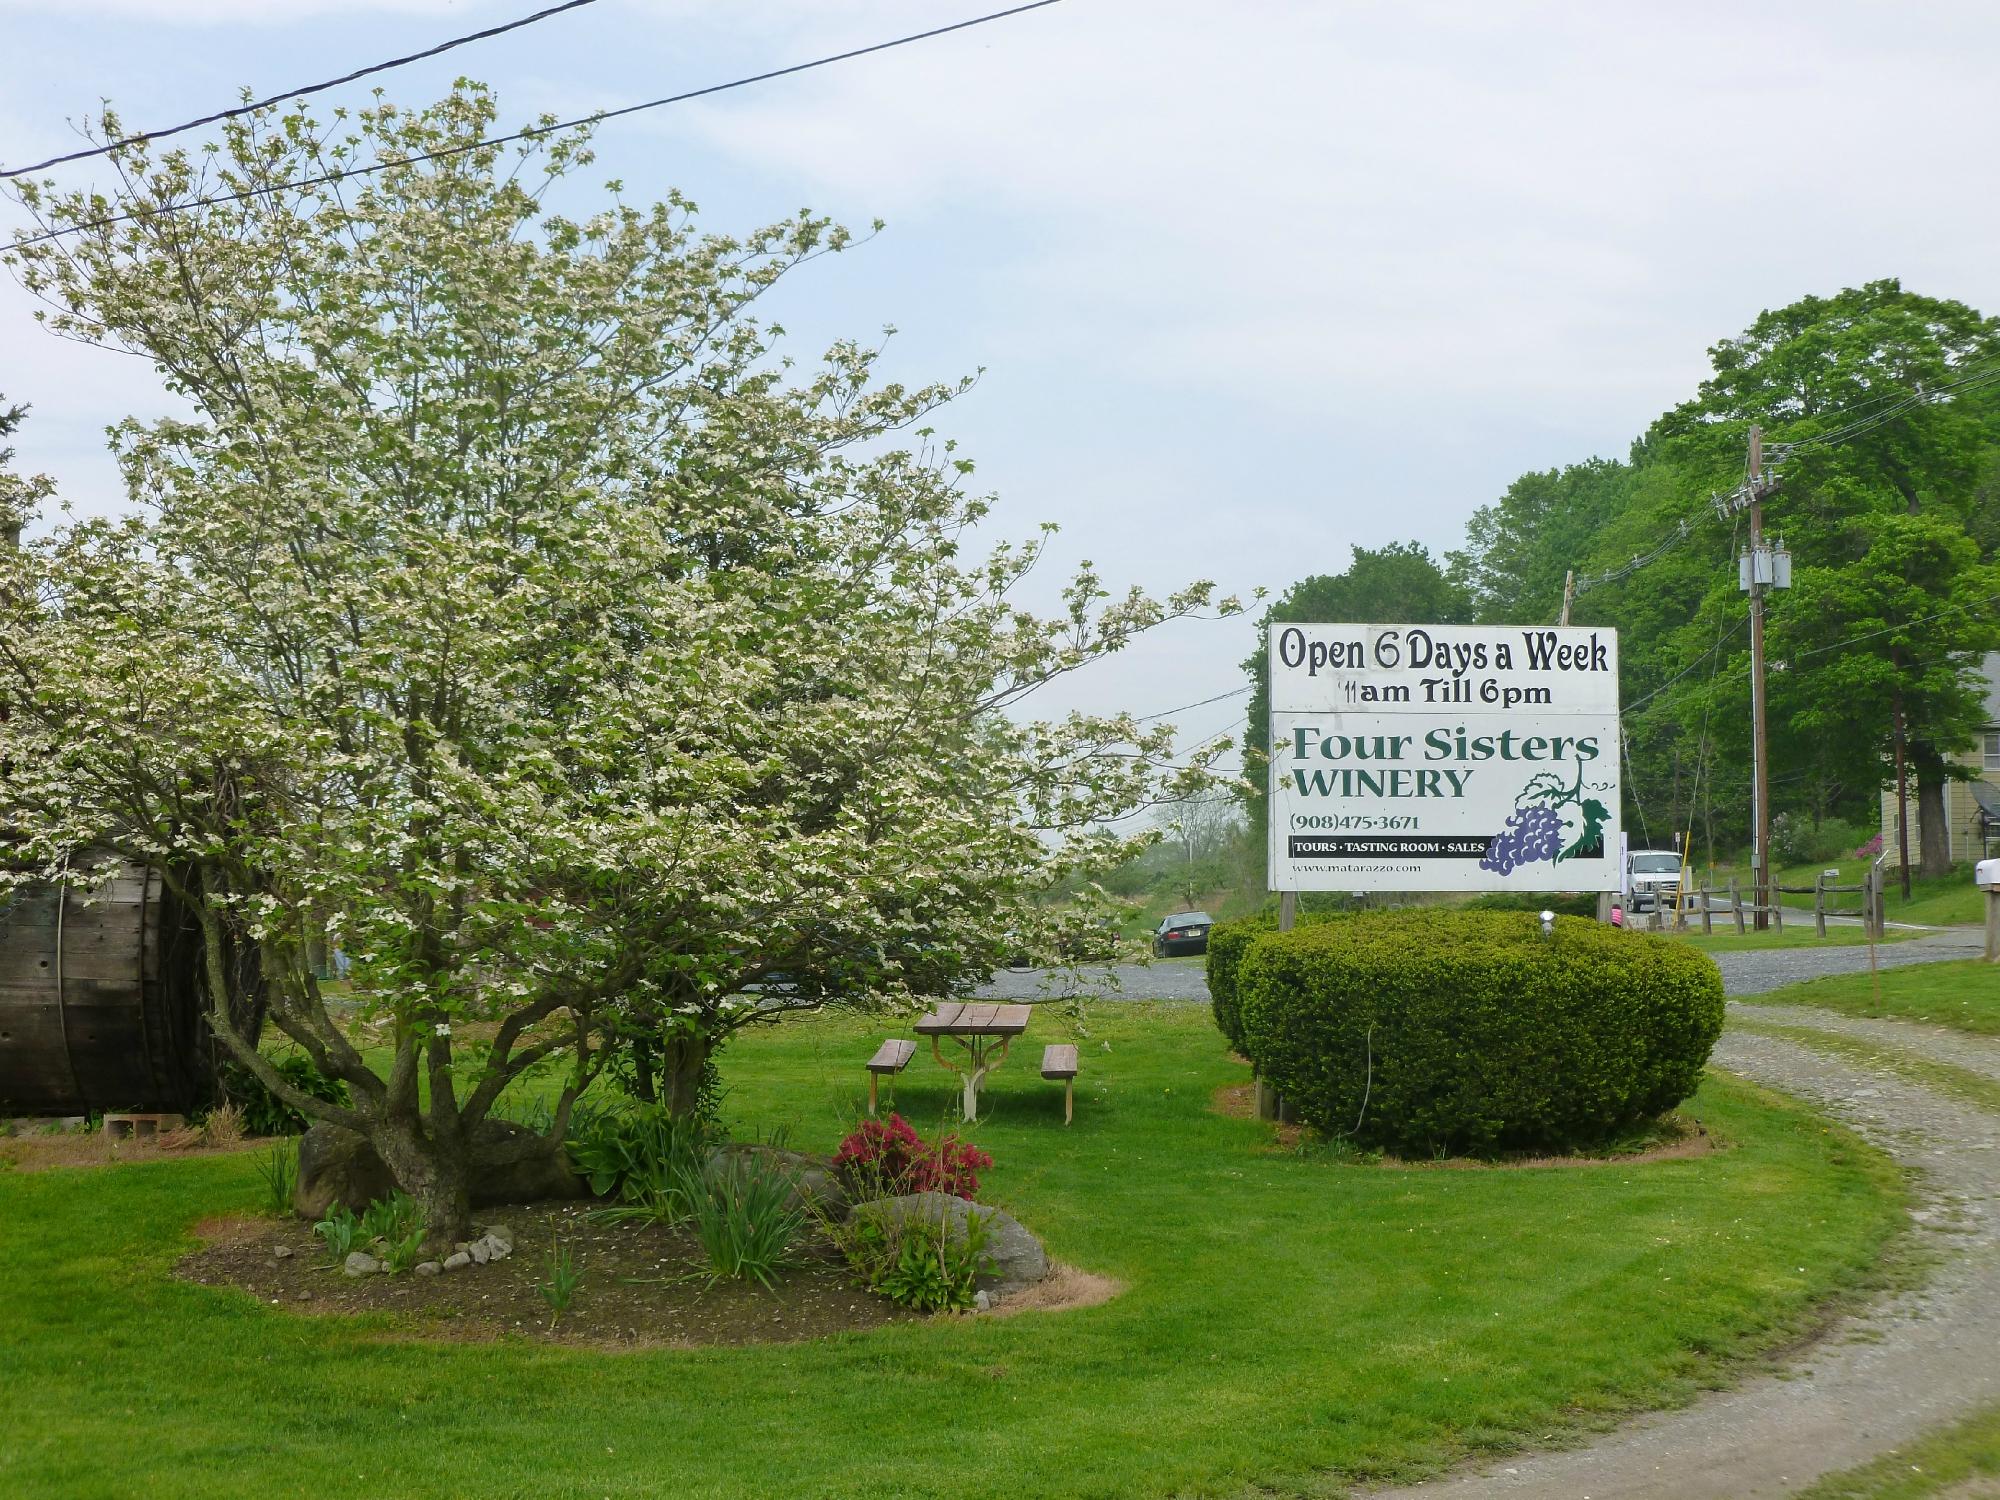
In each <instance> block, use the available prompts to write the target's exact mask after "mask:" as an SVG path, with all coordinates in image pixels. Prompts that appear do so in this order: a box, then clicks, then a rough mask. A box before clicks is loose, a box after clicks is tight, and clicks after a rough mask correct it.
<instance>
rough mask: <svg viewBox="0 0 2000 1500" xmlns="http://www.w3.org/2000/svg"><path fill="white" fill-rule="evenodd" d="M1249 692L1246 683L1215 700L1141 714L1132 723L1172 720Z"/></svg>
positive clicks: (1206, 699)
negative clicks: (1193, 710) (1188, 712)
mask: <svg viewBox="0 0 2000 1500" xmlns="http://www.w3.org/2000/svg"><path fill="white" fill-rule="evenodd" d="M1249 691H1250V684H1248V683H1245V684H1244V685H1243V686H1242V687H1240V688H1231V689H1230V690H1229V691H1228V692H1226V693H1217V694H1216V695H1215V696H1214V697H1213V698H1203V699H1202V700H1201V701H1200V702H1199V703H1183V704H1182V705H1181V706H1180V707H1179V708H1163V709H1161V710H1160V711H1159V712H1158V713H1156V714H1140V715H1139V716H1138V717H1137V718H1136V719H1134V720H1133V721H1132V722H1133V723H1135V724H1150V723H1152V722H1153V720H1155V719H1171V718H1172V717H1173V716H1174V715H1175V714H1184V713H1186V712H1187V711H1188V710H1189V709H1191V708H1206V707H1208V705H1209V704H1211V703H1220V702H1221V701H1222V700H1223V699H1224V698H1241V697H1242V696H1243V695H1244V694H1245V693H1247V692H1249Z"/></svg>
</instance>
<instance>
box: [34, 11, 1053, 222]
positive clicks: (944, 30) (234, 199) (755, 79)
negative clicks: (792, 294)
mask: <svg viewBox="0 0 2000 1500" xmlns="http://www.w3.org/2000/svg"><path fill="white" fill-rule="evenodd" d="M1060 3H1061V0H1029V3H1028V4H1026V5H1016V6H1011V7H1009V8H1008V9H1006V10H996V11H990V12H988V13H987V14H986V15H983V16H974V17H972V18H971V19H970V20H965V21H954V22H952V24H950V25H949V26H934V27H932V28H931V29H930V30H928V31H913V32H911V33H910V34H909V35H907V36H899V37H893V38H891V39H890V40H888V41H886V42H875V43H872V44H870V45H869V46H866V47H853V48H850V49H849V50H847V51H845V52H835V53H831V54H829V55H828V56H826V57H816V58H814V59H813V60H812V61H810V62H802V63H793V64H792V65H791V66H790V67H785V68H772V69H770V70H769V71H767V72H763V73H752V74H750V75H749V76H747V77H744V78H732V79H731V80H729V82H727V83H712V84H710V85H708V86H707V87H706V88H699V89H689V90H687V91H686V92H685V93H680V94H668V95H665V96H664V97H662V98H659V99H648V100H647V101H646V102H645V103H643V104H627V105H625V106H624V107H622V108H620V109H601V110H598V111H596V112H595V113H594V114H588V115H579V116H578V117H577V118H575V119H573V120H561V121H558V122H557V123H555V124H553V125H533V126H530V127H528V128H527V129H526V130H517V131H515V132H513V133H512V134H511V135H498V136H493V137H491V138H490V139H487V140H482V141H473V142H470V143H468V144H466V145H463V146H447V147H444V148H442V149H440V150H437V151H420V152H417V153H415V154H414V155H411V156H402V157H396V158H394V159H393V160H390V161H378V162H374V163H371V164H370V165H368V166H365V167H345V168H342V169H341V170H340V171H337V172H323V173H321V174H320V175H318V176H316V177H301V178H297V179H295V180H293V181H290V182H278V183H272V184H269V185H268V186H264V187H254V188H245V189H243V190H242V191H241V192H235V193H217V194H214V195H212V196H208V197H201V198H187V199H183V200H182V201H181V202H179V203H165V204H162V205H160V206H159V207H158V208H148V209H135V210H133V211H131V212H128V213H121V214H107V215H105V216H104V217H103V218H99V219H86V220H83V221H82V222H80V223H76V224H66V225H64V226H63V227H62V228H60V229H49V230H44V231H43V232H42V233H40V234H36V235H30V236H29V237H28V238H26V239H19V240H14V241H13V242H12V243H10V244H9V245H7V246H6V247H5V248H6V249H9V250H21V249H25V248H26V247H28V246H29V245H39V244H41V243H42V242H43V241H44V240H53V239H59V238H61V237H62V236H64V235H69V234H80V233H83V232H84V231H86V230H91V229H108V228H110V227H111V226H112V225H114V224H123V223H127V222H128V221H130V220H133V219H153V218H158V217H161V216H162V215H165V214H173V213H180V212H181V211H183V210H185V209H190V208H213V207H216V206H218V205H220V204H224V203H240V202H243V201H244V200H245V199H248V198H258V197H263V196H265V195H266V194H270V193H282V192H286V191H289V190H291V189H293V188H307V187H320V186H323V185H325V184H327V183H332V182H342V181H345V180H346V179H347V178H350V177H367V176H371V175H373V174H374V173H376V172H386V171H388V170H390V169H391V168H393V167H411V166H416V165H417V164H418V163H420V162H426V161H440V160H443V159H445V158H447V157H453V156H463V155H465V154H466V153H467V152H470V151H483V150H486V149H487V148H488V147H491V146H506V145H511V144H512V143H513V142H515V141H526V140H533V139H536V138H537V137H540V136H545V135H550V134H553V133H554V132H556V131H558V130H574V129H577V128H578V127H579V126H587V125H599V124H602V123H603V122H604V121H606V120H616V119H619V118H622V117H623V116H625V115H636V114H638V113H640V112H641V111H643V110H648V109H659V108H661V107H662V106H664V105H668V104H683V103H685V102H687V101H688V100H690V99H701V98H706V97H707V96H708V95H710V94H721V93H727V92H728V91H729V90H731V89H740V88H747V87H749V85H751V84H753V83H767V82H769V81H770V80H771V79H773V78H788V77H790V76H791V75H792V74H794V73H807V72H810V71H812V70H813V69H814V68H824V67H830V66H831V65H832V64H834V63H839V62H848V61H851V60H852V59H854V58H857V57H867V56H868V55H870V54H871V53H875V52H887V51H889V50H890V49H892V48H895V47H907V46H909V45H910V44H911V43H912V42H924V41H929V40H931V39H932V38H934V37H940V36H947V35H949V34H950V33H952V32H954V31H965V30H968V29H970V28H971V27H974V26H984V25H986V24H987V23H988V22H990V21H1002V20H1006V19H1007V18H1008V17H1010V16H1018V15H1024V14H1026V13H1027V12H1028V11H1031V10H1041V9H1043V8H1045V7H1047V6H1050V5H1058V4H1060Z"/></svg>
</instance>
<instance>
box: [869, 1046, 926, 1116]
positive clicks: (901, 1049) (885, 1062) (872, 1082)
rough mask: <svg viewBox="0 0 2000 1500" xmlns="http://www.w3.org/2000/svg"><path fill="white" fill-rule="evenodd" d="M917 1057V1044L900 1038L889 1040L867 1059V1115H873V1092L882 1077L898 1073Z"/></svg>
mask: <svg viewBox="0 0 2000 1500" xmlns="http://www.w3.org/2000/svg"><path fill="white" fill-rule="evenodd" d="M916 1055H917V1044H916V1043H915V1042H906V1041H903V1040H902V1039H901V1038H891V1039H890V1040H889V1041H886V1042H884V1043H883V1044H882V1045H881V1046H880V1047H878V1048H876V1049H875V1055H874V1056H873V1057H871V1058H869V1059H868V1113H869V1115H870V1116H871V1117H872V1116H873V1115H874V1113H875V1090H876V1088H877V1087H878V1086H879V1084H880V1083H881V1080H882V1075H883V1074H884V1073H888V1074H891V1075H894V1074H897V1073H900V1072H902V1071H903V1069H905V1068H907V1067H908V1066H909V1065H910V1059H911V1058H913V1057H915V1056H916Z"/></svg>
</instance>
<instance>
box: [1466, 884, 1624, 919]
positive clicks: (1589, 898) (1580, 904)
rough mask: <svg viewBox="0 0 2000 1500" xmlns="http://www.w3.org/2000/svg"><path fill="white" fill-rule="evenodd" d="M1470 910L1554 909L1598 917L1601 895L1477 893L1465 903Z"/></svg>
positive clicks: (1565, 913) (1570, 914)
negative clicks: (1598, 902) (1599, 897)
mask: <svg viewBox="0 0 2000 1500" xmlns="http://www.w3.org/2000/svg"><path fill="white" fill-rule="evenodd" d="M1465 909H1466V910H1467V911H1532V912H1537V913H1539V912H1545V911H1552V912H1554V913H1555V914H1556V915H1557V916H1559V917H1589V918H1590V919H1591V920H1592V921H1595V920H1596V919H1597V897H1595V896H1594V895H1590V894H1587V893H1586V894H1581V895H1579V894H1577V893H1575V892H1571V893H1569V894H1567V895H1554V894H1550V893H1548V892H1545V891H1544V892H1536V891H1527V892H1517V891H1508V892H1504V893H1496V894H1494V895H1490V896H1476V897H1474V898H1473V899H1472V900H1470V901H1468V902H1466V903H1465Z"/></svg>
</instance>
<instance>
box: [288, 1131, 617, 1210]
mask: <svg viewBox="0 0 2000 1500" xmlns="http://www.w3.org/2000/svg"><path fill="white" fill-rule="evenodd" d="M395 1190H396V1179H395V1177H394V1176H393V1175H391V1173H390V1171H389V1168H388V1166H387V1165H386V1164H385V1163H384V1162H383V1160H382V1158H381V1157H380V1156H378V1155H377V1154H376V1152H375V1148H374V1147H373V1146H371V1145H369V1144H368V1142H367V1140H366V1139H365V1138H364V1137H362V1136H359V1135H356V1134H355V1133H354V1132H353V1131H351V1130H343V1129H342V1128H341V1127H340V1126H338V1125H327V1124H319V1125H315V1126H313V1127H312V1129H310V1130H308V1131H307V1132H306V1133H305V1135H304V1136H302V1137H301V1138H300V1140H299V1185H298V1187H297V1189H296V1190H295V1191H294V1192H293V1194H292V1207H293V1209H294V1210H296V1211H297V1213H298V1215H299V1217H300V1218H302V1219H323V1218H325V1217H326V1214H327V1211H328V1210H329V1209H330V1208H332V1207H333V1205H334V1204H336V1203H345V1204H346V1205H347V1206H348V1207H349V1208H350V1209H352V1210H353V1211H354V1212H355V1213H360V1212H362V1211H363V1210H364V1209H366V1208H367V1207H368V1205H369V1204H371V1203H373V1202H375V1201H376V1200H377V1199H378V1198H386V1197H388V1196H389V1194H391V1193H393V1192H394V1191H395ZM584 1190H585V1189H584V1184H583V1181H582V1179H581V1178H579V1177H578V1176H577V1175H576V1173H575V1172H574V1171H573V1170H572V1169H571V1168H570V1164H569V1156H568V1154H567V1153H565V1152H564V1150H563V1149H562V1145H561V1143H560V1142H552V1141H549V1140H548V1139H546V1138H545V1137H543V1136H540V1135H537V1134H536V1133H535V1132H534V1131H532V1130H529V1129H527V1128H526V1127H524V1126H520V1125H516V1124H514V1123H513V1122H512V1121H509V1120H482V1121H480V1122H479V1124H478V1125H477V1126H476V1127H475V1128H474V1130H473V1133H472V1183H471V1193H472V1206H473V1207H474V1208H480V1207H484V1206H486V1205H488V1204H494V1203H532V1202H535V1201H536V1200H538V1199H542V1198H578V1197H581V1196H582V1195H583V1193H584Z"/></svg>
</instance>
